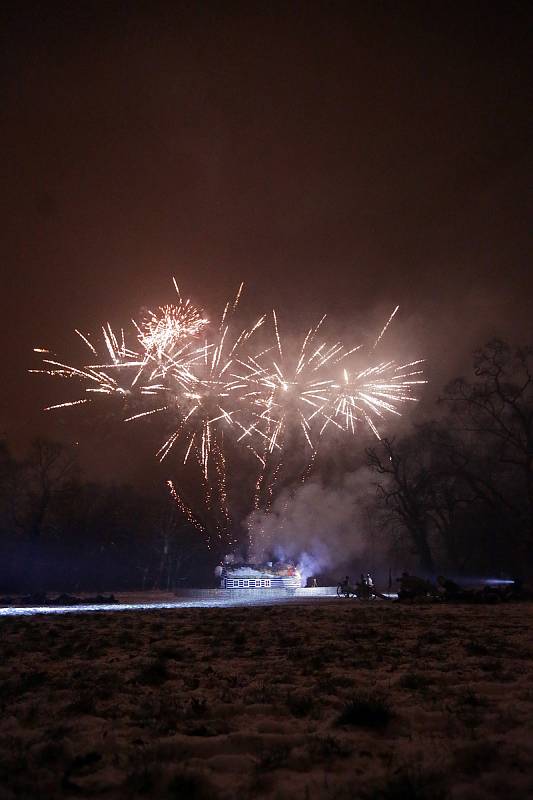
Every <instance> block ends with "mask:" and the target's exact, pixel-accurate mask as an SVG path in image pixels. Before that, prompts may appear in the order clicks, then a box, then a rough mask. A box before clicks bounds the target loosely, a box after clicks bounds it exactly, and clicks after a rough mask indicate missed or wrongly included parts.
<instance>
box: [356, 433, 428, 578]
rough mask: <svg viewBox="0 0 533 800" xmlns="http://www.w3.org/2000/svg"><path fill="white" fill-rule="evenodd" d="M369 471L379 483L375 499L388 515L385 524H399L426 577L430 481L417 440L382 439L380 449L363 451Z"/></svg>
mask: <svg viewBox="0 0 533 800" xmlns="http://www.w3.org/2000/svg"><path fill="white" fill-rule="evenodd" d="M367 456H368V463H369V465H370V467H371V468H372V469H373V470H374V471H375V472H376V473H377V474H378V475H380V476H382V479H381V480H380V481H379V483H378V484H377V490H378V497H379V498H380V500H381V501H382V502H383V504H384V506H385V508H386V509H387V511H388V512H389V514H390V516H389V520H388V521H389V522H390V523H392V524H395V523H396V524H397V523H400V524H401V525H402V526H403V527H404V528H405V529H406V531H407V532H408V533H409V535H410V538H411V542H412V545H413V547H414V549H415V552H416V553H417V555H418V558H419V560H420V566H421V567H422V569H423V570H424V571H425V572H426V573H429V574H431V573H433V571H434V564H433V556H432V553H431V548H430V544H429V533H430V516H429V508H430V504H431V479H430V473H429V470H428V469H427V468H426V466H425V465H424V464H423V462H422V460H421V456H422V450H421V449H420V447H419V442H418V441H417V438H416V437H415V439H404V440H402V441H401V442H395V441H394V440H389V439H383V440H382V441H381V446H380V447H379V449H378V448H370V449H369V450H367Z"/></svg>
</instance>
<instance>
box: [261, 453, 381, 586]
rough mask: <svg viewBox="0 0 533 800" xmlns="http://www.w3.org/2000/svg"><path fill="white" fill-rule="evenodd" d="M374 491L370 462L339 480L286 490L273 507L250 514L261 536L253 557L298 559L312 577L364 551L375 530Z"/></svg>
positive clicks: (307, 575)
mask: <svg viewBox="0 0 533 800" xmlns="http://www.w3.org/2000/svg"><path fill="white" fill-rule="evenodd" d="M374 495H375V486H374V479H373V477H372V475H371V473H370V470H368V469H367V468H366V467H362V468H360V469H358V470H357V471H356V472H351V473H346V474H345V475H344V476H343V477H342V478H341V479H340V481H339V482H338V483H337V485H335V486H328V485H327V484H326V483H325V482H324V481H323V480H322V479H320V478H316V479H314V480H309V481H308V482H307V483H305V484H299V485H298V486H297V487H296V488H294V487H293V488H291V489H285V490H283V491H282V492H281V493H280V494H279V496H278V497H277V498H276V500H275V501H274V503H273V505H272V508H271V510H270V511H269V512H268V513H265V512H263V511H255V512H253V513H252V514H250V515H249V516H248V518H247V520H246V525H247V526H248V528H249V530H251V531H252V532H254V533H255V535H256V537H257V541H258V544H257V545H256V546H255V548H254V545H252V552H251V558H252V560H254V561H258V562H260V561H264V560H267V559H268V558H269V557H272V556H273V557H275V558H276V559H279V560H286V559H290V560H293V561H295V562H296V563H297V564H298V566H299V568H300V571H301V572H302V577H303V579H304V580H306V579H307V578H308V577H309V576H311V575H317V574H321V573H325V572H328V571H330V570H333V569H335V568H336V567H338V566H340V565H342V564H345V563H348V562H349V561H350V560H351V559H354V558H357V557H360V556H362V555H363V553H364V551H365V549H366V547H367V545H368V541H369V538H370V536H371V520H370V515H369V509H370V504H371V499H372V498H373V496H374ZM260 532H261V535H259V533H260Z"/></svg>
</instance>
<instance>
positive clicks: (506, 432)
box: [444, 339, 533, 547]
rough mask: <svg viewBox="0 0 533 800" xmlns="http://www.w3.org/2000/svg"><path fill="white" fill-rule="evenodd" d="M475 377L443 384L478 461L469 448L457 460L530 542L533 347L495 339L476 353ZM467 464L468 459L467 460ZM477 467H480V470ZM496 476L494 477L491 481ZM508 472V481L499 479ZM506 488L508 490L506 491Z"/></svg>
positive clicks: (532, 513)
mask: <svg viewBox="0 0 533 800" xmlns="http://www.w3.org/2000/svg"><path fill="white" fill-rule="evenodd" d="M474 375H475V380H474V381H472V382H470V381H466V380H465V379H464V378H460V379H458V380H456V381H454V382H453V383H452V384H450V385H449V386H448V387H447V390H446V394H445V397H444V401H445V402H446V403H447V405H448V407H449V409H450V411H451V412H452V414H453V416H454V418H455V419H454V424H455V425H456V427H457V428H458V430H460V431H461V433H462V435H463V437H465V441H466V442H468V441H470V442H472V441H475V442H476V446H477V452H478V455H480V456H481V459H480V460H481V461H482V464H479V463H478V464H477V468H476V469H472V463H471V462H472V459H471V456H469V455H468V454H467V449H466V448H463V450H462V453H459V452H457V453H456V456H455V457H456V459H457V461H458V462H459V461H460V460H462V461H463V463H462V465H459V463H457V466H458V468H459V467H460V469H461V470H462V473H463V475H464V477H465V479H466V480H467V481H468V482H469V483H470V486H471V488H472V490H473V491H475V492H477V493H479V494H482V495H483V497H484V498H485V500H486V501H487V502H488V503H491V504H493V505H496V504H500V505H503V506H505V507H507V509H508V512H509V513H511V514H512V515H513V516H514V517H515V519H516V520H517V521H518V524H520V523H521V527H523V529H524V533H525V534H526V536H527V539H528V546H529V547H531V546H532V545H533V349H532V348H531V347H521V348H516V349H512V348H511V347H510V346H509V345H508V344H506V343H505V342H502V341H500V340H498V339H495V340H493V341H491V342H489V343H488V344H487V345H486V346H485V347H484V348H482V349H481V350H479V351H477V352H476V353H475V356H474ZM469 462H470V463H469ZM480 467H482V468H481V469H480ZM495 474H497V476H498V477H497V479H495ZM504 475H506V476H507V477H508V480H507V481H505V480H502V476H504ZM506 488H508V489H509V490H508V491H506V490H505V489H506Z"/></svg>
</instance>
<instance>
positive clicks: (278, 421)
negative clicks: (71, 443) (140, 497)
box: [30, 281, 426, 547]
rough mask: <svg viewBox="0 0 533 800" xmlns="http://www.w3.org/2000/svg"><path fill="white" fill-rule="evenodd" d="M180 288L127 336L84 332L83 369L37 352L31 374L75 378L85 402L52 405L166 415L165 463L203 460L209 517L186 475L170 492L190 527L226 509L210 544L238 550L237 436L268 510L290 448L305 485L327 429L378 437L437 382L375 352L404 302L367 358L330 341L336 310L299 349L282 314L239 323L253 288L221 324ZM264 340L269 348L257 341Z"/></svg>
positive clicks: (257, 504) (232, 304)
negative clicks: (233, 492) (187, 496)
mask: <svg viewBox="0 0 533 800" xmlns="http://www.w3.org/2000/svg"><path fill="white" fill-rule="evenodd" d="M174 285H175V288H176V291H177V295H178V301H177V302H176V303H174V304H169V305H164V306H161V307H159V308H158V309H157V311H155V312H152V311H149V312H147V313H146V314H145V315H144V317H143V318H142V319H141V320H140V321H139V322H136V321H135V320H133V328H132V331H131V332H130V334H129V335H128V336H126V334H125V333H124V330H122V329H121V330H120V333H119V334H117V333H116V332H115V331H114V330H113V328H112V327H111V326H110V325H109V324H107V325H105V326H103V327H102V328H101V331H100V334H99V335H97V336H95V337H93V336H91V335H90V334H85V333H82V332H81V331H80V330H76V331H75V333H76V334H77V336H78V337H79V338H80V339H81V341H82V342H83V344H84V347H85V348H86V349H87V350H88V353H89V356H88V358H87V359H86V361H84V363H83V364H82V365H80V366H72V365H69V364H67V363H65V362H63V361H62V360H60V359H59V358H58V357H56V356H55V355H54V354H53V353H52V352H51V351H50V350H48V349H45V348H35V351H36V352H37V353H39V354H40V355H41V357H42V362H43V366H42V368H41V369H36V370H30V371H31V372H41V373H46V374H48V375H53V376H55V377H61V378H67V379H70V380H73V381H75V382H77V383H78V384H79V385H80V387H81V389H82V392H81V396H80V397H78V398H76V399H74V400H69V401H66V402H61V403H57V404H54V405H50V406H48V407H47V409H46V410H51V409H57V408H65V407H67V406H78V405H85V404H87V403H91V402H94V401H95V400H96V398H97V397H98V396H99V395H100V396H101V395H112V396H114V397H117V398H120V400H121V401H122V406H121V410H122V418H123V419H124V421H126V422H128V423H129V422H133V421H134V420H140V419H142V418H144V417H149V416H152V415H163V417H164V419H165V420H166V421H167V423H168V425H169V429H170V433H169V434H168V436H167V437H166V439H165V441H164V442H163V443H162V444H161V446H160V447H159V448H158V450H157V455H158V457H159V459H160V460H161V461H163V460H164V459H166V458H167V456H169V454H170V453H171V451H173V450H174V449H175V450H176V451H177V452H178V453H179V459H180V461H181V465H182V466H181V469H185V466H186V465H187V464H189V463H191V462H192V463H193V464H196V465H197V467H198V468H199V472H200V483H201V485H202V486H203V515H202V514H200V513H196V512H193V510H192V507H191V506H190V505H189V504H187V503H186V502H185V501H184V499H183V498H182V497H181V496H180V493H179V491H178V489H177V484H176V481H169V482H168V485H169V489H170V491H171V495H172V497H173V499H174V501H175V502H176V504H177V505H178V507H179V508H180V510H181V512H182V513H183V514H184V515H185V516H186V518H187V519H188V520H189V521H190V522H191V524H194V525H195V526H196V527H199V528H200V529H202V530H204V532H205V531H207V530H208V528H209V524H208V523H207V522H204V521H203V519H207V516H208V515H209V514H211V515H215V518H216V522H215V524H214V533H213V534H211V533H209V535H208V537H207V538H208V544H209V545H211V544H212V543H213V542H214V541H215V539H214V537H216V539H217V540H218V543H219V545H220V546H221V547H232V546H233V545H235V539H234V537H232V535H231V533H230V531H231V527H232V521H231V515H230V512H229V509H228V499H227V449H228V443H229V441H230V440H231V442H233V443H234V446H237V445H239V444H240V446H241V447H244V448H246V450H244V452H246V451H251V452H252V453H253V454H254V456H255V457H256V459H257V462H256V463H258V469H257V478H256V479H254V482H255V490H254V497H253V501H252V507H253V508H254V509H255V510H258V509H259V508H263V509H264V510H266V511H268V508H270V507H271V505H272V501H273V497H274V488H275V485H276V482H277V481H279V480H280V475H281V474H282V472H283V466H284V459H285V455H286V453H287V450H288V448H292V449H294V450H295V451H298V452H302V453H304V452H306V453H307V454H306V456H305V458H304V465H303V470H301V471H300V472H299V475H300V478H299V479H300V480H302V481H304V480H305V479H306V478H307V476H308V475H309V473H310V471H311V469H312V467H313V465H314V463H315V462H316V458H317V452H318V448H319V444H320V442H321V441H322V440H323V437H324V435H325V434H326V432H327V431H328V429H337V430H340V431H342V432H344V433H351V434H355V433H356V432H357V431H358V430H359V429H360V428H361V427H364V426H366V427H367V428H368V429H370V430H371V431H372V432H373V434H374V435H376V436H377V437H378V438H379V437H380V435H381V434H380V427H381V425H382V424H383V423H384V421H385V418H386V417H387V416H389V415H399V414H400V413H401V409H402V406H403V405H404V403H406V402H409V401H410V402H413V401H415V400H416V397H415V394H414V393H415V390H416V388H417V387H419V386H420V385H421V384H424V383H426V381H425V380H424V378H423V376H422V372H423V371H422V368H421V364H422V361H420V360H416V361H411V362H408V363H405V364H398V363H397V362H396V361H379V360H378V359H377V356H376V352H375V351H376V349H377V348H378V346H379V344H380V342H381V340H382V338H383V337H384V335H385V334H386V332H387V329H388V327H389V325H390V324H391V322H392V320H393V318H394V316H395V315H396V313H397V311H398V307H396V308H395V309H394V311H393V312H392V314H391V315H390V317H389V318H388V320H387V322H386V324H385V325H384V327H383V328H382V330H381V332H380V333H379V336H378V337H377V339H376V340H375V342H374V344H373V346H372V348H371V349H370V351H369V352H368V354H367V355H366V362H365V363H364V365H363V364H361V358H362V357H363V356H365V354H366V348H364V347H362V346H361V345H357V346H348V347H347V346H346V345H344V344H343V343H342V342H341V341H328V340H327V339H326V338H324V337H323V335H322V326H323V323H324V321H325V316H324V317H322V319H321V320H320V321H319V322H318V323H317V324H316V325H315V326H314V327H312V328H310V329H309V330H308V332H307V334H306V335H305V337H303V339H302V340H301V344H300V345H299V346H298V348H296V349H294V348H293V347H292V344H291V341H290V340H289V342H284V341H283V338H282V335H281V330H280V326H279V323H278V318H277V315H276V312H275V311H273V312H272V317H271V322H272V324H271V325H265V324H264V323H265V322H266V320H267V317H266V316H262V317H260V318H259V319H258V320H257V321H256V322H255V324H254V325H252V326H251V327H246V328H239V327H237V326H236V314H237V310H238V305H239V300H240V297H241V293H242V288H243V287H242V284H241V286H240V287H239V289H238V291H237V293H236V296H235V298H234V299H233V300H232V301H229V302H228V303H227V304H226V306H225V308H224V311H223V313H222V315H221V318H220V322H219V323H218V325H215V324H212V323H210V322H209V320H208V318H207V317H206V316H205V315H204V314H203V313H202V312H201V311H199V310H198V308H197V307H196V306H194V304H193V303H191V301H190V300H184V299H183V298H182V297H181V295H180V293H179V289H178V286H177V284H176V282H175V281H174ZM268 328H270V331H271V335H270V336H268V335H267V336H266V340H265V334H264V333H262V331H265V330H266V329H268ZM258 338H259V339H260V341H261V343H262V345H261V347H253V346H252V345H253V344H254V342H256V341H257V339H258ZM356 354H357V355H356ZM356 359H357V362H358V363H359V366H356V363H355V361H356ZM124 411H125V412H126V413H124ZM132 411H134V413H131V412H132ZM295 437H297V438H295ZM298 437H299V438H298ZM233 449H235V447H234V448H233ZM293 477H297V476H293ZM212 527H213V526H212Z"/></svg>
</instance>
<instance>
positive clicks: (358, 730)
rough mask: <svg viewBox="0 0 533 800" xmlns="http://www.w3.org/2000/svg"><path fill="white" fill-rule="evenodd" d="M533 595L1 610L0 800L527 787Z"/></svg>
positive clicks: (342, 796) (213, 799)
mask: <svg viewBox="0 0 533 800" xmlns="http://www.w3.org/2000/svg"><path fill="white" fill-rule="evenodd" d="M532 617H533V605H531V604H509V605H499V606H495V607H493V606H405V607H403V606H399V605H393V604H386V603H382V604H376V605H372V606H365V605H363V604H361V603H358V602H357V601H344V600H330V601H327V600H326V601H323V602H316V603H315V602H311V603H309V602H307V603H305V604H298V603H295V604H291V605H286V606H263V607H251V608H250V607H246V608H226V609H212V608H209V609H200V608H197V609H180V610H168V611H164V610H158V611H150V612H144V613H131V612H122V613H120V614H110V613H105V612H102V613H99V614H94V615H88V614H87V615H84V614H80V615H75V616H66V617H63V616H59V617H39V616H37V617H31V618H19V619H17V618H14V619H4V620H0V634H1V639H0V642H1V645H0V647H1V652H0V656H1V660H0V800H5V798H32V799H33V798H35V800H44V798H56V797H57V798H64V797H69V798H70V797H72V798H86V797H87V798H94V797H97V798H99V797H101V798H180V799H181V800H186V799H187V798H194V799H195V800H223V798H228V799H229V798H234V797H235V798H237V797H238V798H239V799H240V800H251V799H252V798H256V797H264V798H272V799H273V800H274V798H276V799H277V798H279V800H283V798H295V799H296V798H302V800H317V798H320V799H321V800H322V798H324V799H326V798H328V799H329V800H352V798H367V799H368V800H403V798H405V800H415V798H418V799H419V800H422V799H423V798H427V800H430V799H431V800H442V798H447V797H450V798H465V800H466V799H470V798H472V800H473V799H474V798H479V800H487V798H505V799H506V800H512V799H513V798H516V800H518V799H520V800H522V798H526V797H528V796H533V768H532V764H533V666H532V661H531V642H530V638H531V621H532Z"/></svg>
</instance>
